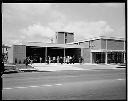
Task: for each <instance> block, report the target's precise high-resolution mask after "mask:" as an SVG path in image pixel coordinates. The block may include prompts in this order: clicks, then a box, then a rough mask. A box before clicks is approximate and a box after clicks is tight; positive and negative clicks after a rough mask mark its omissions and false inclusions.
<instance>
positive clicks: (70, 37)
mask: <svg viewBox="0 0 128 101" xmlns="http://www.w3.org/2000/svg"><path fill="white" fill-rule="evenodd" d="M55 40H56V43H57V44H66V43H70V42H74V33H69V32H56V38H55Z"/></svg>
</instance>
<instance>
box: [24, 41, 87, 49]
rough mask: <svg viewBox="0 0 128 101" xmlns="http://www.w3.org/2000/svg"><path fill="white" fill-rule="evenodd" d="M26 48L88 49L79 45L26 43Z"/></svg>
mask: <svg viewBox="0 0 128 101" xmlns="http://www.w3.org/2000/svg"><path fill="white" fill-rule="evenodd" d="M26 46H35V47H59V48H88V47H83V46H80V45H75V44H56V43H42V42H40V43H33V42H28V43H26Z"/></svg>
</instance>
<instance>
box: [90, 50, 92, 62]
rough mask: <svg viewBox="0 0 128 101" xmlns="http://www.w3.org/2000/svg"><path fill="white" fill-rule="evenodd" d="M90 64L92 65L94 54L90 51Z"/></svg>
mask: <svg viewBox="0 0 128 101" xmlns="http://www.w3.org/2000/svg"><path fill="white" fill-rule="evenodd" d="M90 63H92V52H91V51H90Z"/></svg>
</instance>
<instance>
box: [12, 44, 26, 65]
mask: <svg viewBox="0 0 128 101" xmlns="http://www.w3.org/2000/svg"><path fill="white" fill-rule="evenodd" d="M13 59H14V60H13V61H14V63H15V59H17V63H20V62H21V63H23V62H24V60H25V59H26V46H25V45H14V46H13Z"/></svg>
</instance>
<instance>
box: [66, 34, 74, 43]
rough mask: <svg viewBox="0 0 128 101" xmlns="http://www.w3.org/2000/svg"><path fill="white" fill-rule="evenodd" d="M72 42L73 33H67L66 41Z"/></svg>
mask: <svg viewBox="0 0 128 101" xmlns="http://www.w3.org/2000/svg"><path fill="white" fill-rule="evenodd" d="M70 42H74V35H73V34H70V33H67V43H70Z"/></svg>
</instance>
